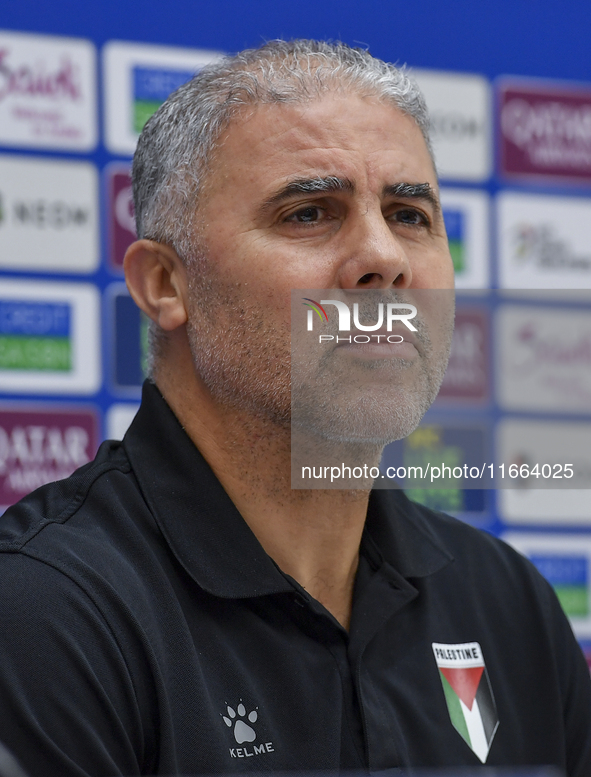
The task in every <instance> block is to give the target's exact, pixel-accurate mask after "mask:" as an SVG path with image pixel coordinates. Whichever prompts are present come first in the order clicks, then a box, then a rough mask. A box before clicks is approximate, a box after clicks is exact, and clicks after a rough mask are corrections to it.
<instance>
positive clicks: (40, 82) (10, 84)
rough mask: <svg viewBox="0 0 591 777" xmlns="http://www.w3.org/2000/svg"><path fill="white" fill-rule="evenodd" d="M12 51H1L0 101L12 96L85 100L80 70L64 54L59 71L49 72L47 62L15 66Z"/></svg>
mask: <svg viewBox="0 0 591 777" xmlns="http://www.w3.org/2000/svg"><path fill="white" fill-rule="evenodd" d="M9 56H10V51H9V49H7V48H3V49H0V100H4V99H5V98H6V97H9V96H11V95H18V96H20V97H46V98H50V99H52V100H60V99H66V100H72V101H77V100H80V99H82V87H81V85H80V80H79V68H78V67H77V66H76V65H75V64H74V63H73V62H72V60H71V59H70V58H69V57H68V56H67V55H66V54H64V55H63V56H62V58H61V62H60V65H59V67H58V68H57V70H53V71H51V70H49V69H48V68H47V66H46V65H45V63H43V62H36V63H35V64H34V65H18V66H16V67H11V65H10V64H9V62H8V58H9Z"/></svg>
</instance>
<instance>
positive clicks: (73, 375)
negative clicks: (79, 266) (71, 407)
mask: <svg viewBox="0 0 591 777" xmlns="http://www.w3.org/2000/svg"><path fill="white" fill-rule="evenodd" d="M0 308H1V312H2V319H3V320H2V321H0V329H1V330H2V331H1V332H0V345H1V346H2V348H1V349H0V357H1V358H2V360H3V364H4V367H3V368H2V369H0V385H1V386H2V389H3V391H7V392H14V393H22V394H60V393H64V394H92V393H94V392H96V391H98V389H99V388H100V383H101V342H100V328H99V321H100V298H99V292H98V289H97V288H96V287H95V286H92V285H90V284H77V283H53V282H45V283H40V282H34V281H22V280H19V281H15V280H0ZM52 316H53V319H54V320H53V321H51V320H49V321H48V319H50V318H51V317H52ZM47 332H49V333H50V334H57V335H58V337H57V338H55V339H57V340H58V341H61V342H58V346H59V350H56V349H55V347H54V348H52V339H51V338H50V337H45V338H44V336H43V335H44V333H47ZM44 339H45V341H46V342H47V345H46V347H45V350H44V346H43V341H44ZM64 352H65V354H66V359H65V363H64V362H63V361H62V362H61V363H60V362H59V359H60V355H61V354H63V353H64ZM12 354H16V358H15V363H16V364H17V368H9V367H8V366H7V364H8V365H9V364H10V358H11V355H12ZM53 359H55V361H56V364H55V369H52V368H51V361H52V360H53ZM19 362H20V368H19ZM48 364H49V368H48Z"/></svg>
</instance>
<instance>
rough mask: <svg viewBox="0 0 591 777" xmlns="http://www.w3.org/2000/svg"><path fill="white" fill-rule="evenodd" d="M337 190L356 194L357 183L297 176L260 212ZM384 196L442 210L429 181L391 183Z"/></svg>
mask: <svg viewBox="0 0 591 777" xmlns="http://www.w3.org/2000/svg"><path fill="white" fill-rule="evenodd" d="M335 192H348V193H350V194H354V193H355V184H354V183H353V181H351V180H350V179H349V178H339V177H338V176H336V175H328V176H326V177H321V176H318V177H317V178H295V179H294V180H292V181H290V182H289V183H288V184H286V185H285V186H283V187H282V188H281V189H279V191H277V192H275V194H273V195H271V197H269V198H268V199H267V200H265V201H264V202H263V204H262V205H261V207H260V212H261V213H265V212H266V211H268V210H269V209H270V208H272V207H273V206H274V205H277V204H279V203H281V202H285V201H286V200H290V199H292V198H293V197H297V196H298V195H301V194H333V193H335ZM382 196H383V197H402V198H403V199H417V200H425V201H427V202H428V203H430V204H431V205H432V206H433V208H434V209H435V210H436V211H440V210H441V206H440V204H439V199H438V197H437V195H436V194H435V192H434V191H433V189H432V188H431V185H430V184H429V183H407V182H406V181H402V182H400V183H394V184H389V185H387V186H384V188H383V189H382Z"/></svg>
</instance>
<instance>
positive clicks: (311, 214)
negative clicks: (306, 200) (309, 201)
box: [285, 205, 324, 224]
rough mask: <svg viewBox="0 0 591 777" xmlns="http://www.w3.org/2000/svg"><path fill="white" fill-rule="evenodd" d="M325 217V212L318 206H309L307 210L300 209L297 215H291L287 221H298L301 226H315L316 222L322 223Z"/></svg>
mask: <svg viewBox="0 0 591 777" xmlns="http://www.w3.org/2000/svg"><path fill="white" fill-rule="evenodd" d="M323 216H324V211H323V209H322V208H319V207H318V206H317V205H308V206H307V207H305V208H300V210H297V211H296V212H295V213H291V214H290V215H289V216H288V217H287V218H286V219H285V220H286V221H296V222H298V223H300V224H313V223H314V222H316V221H320V220H321V219H322V218H323Z"/></svg>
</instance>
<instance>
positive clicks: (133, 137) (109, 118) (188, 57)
mask: <svg viewBox="0 0 591 777" xmlns="http://www.w3.org/2000/svg"><path fill="white" fill-rule="evenodd" d="M222 56H223V54H222V53H220V52H217V51H208V50H206V49H182V48H173V47H167V46H151V45H145V44H141V43H125V42H122V41H109V42H108V43H107V44H106V45H105V47H104V49H103V72H104V79H105V81H104V84H105V86H104V88H105V142H106V145H107V147H108V149H109V150H110V151H111V152H113V153H114V154H123V155H126V156H132V155H133V152H134V151H135V147H136V143H137V139H138V137H139V132H138V130H137V124H136V121H135V115H136V110H137V105H138V103H140V102H141V101H142V100H143V101H144V102H145V103H149V102H150V101H151V102H158V101H160V102H161V101H162V97H163V96H164V94H163V90H164V92H167V91H168V90H167V88H166V83H167V82H169V83H170V84H172V86H173V90H174V88H176V87H177V86H178V85H180V84H179V83H177V82H176V80H175V75H177V74H181V73H182V74H185V76H186V77H184V78H182V79H181V82H183V81H186V80H188V79H189V78H190V77H191V75H193V74H195V73H196V72H198V71H199V70H200V69H201V68H202V67H203V66H204V65H207V64H209V63H210V62H213V61H215V60H217V59H220V58H221V57H222ZM142 74H144V76H145V78H144V81H145V82H147V81H148V80H149V79H151V83H145V89H144V92H143V93H141V94H140V93H138V87H137V84H138V77H139V78H141V77H142ZM150 88H151V90H152V94H150V93H149V92H150Z"/></svg>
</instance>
